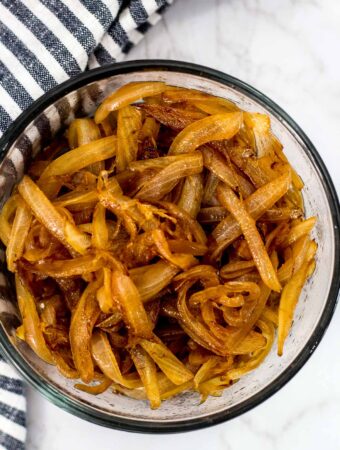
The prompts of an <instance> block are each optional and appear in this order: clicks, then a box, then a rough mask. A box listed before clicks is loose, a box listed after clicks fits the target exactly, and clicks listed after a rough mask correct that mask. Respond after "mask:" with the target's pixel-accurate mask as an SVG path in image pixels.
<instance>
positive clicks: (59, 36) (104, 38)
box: [0, 0, 172, 450]
mask: <svg viewBox="0 0 340 450" xmlns="http://www.w3.org/2000/svg"><path fill="white" fill-rule="evenodd" d="M170 3H172V0H0V136H1V135H2V133H3V132H4V131H5V130H6V129H7V128H8V126H9V125H10V123H11V122H12V121H13V120H14V119H15V118H16V117H17V116H19V114H20V113H21V112H22V111H23V110H24V109H25V108H27V107H28V106H29V105H30V104H31V103H32V102H33V101H34V100H35V99H36V98H38V97H40V96H41V95H42V94H44V93H45V92H46V91H48V90H49V89H50V88H52V87H54V86H56V85H57V84H59V83H61V82H62V81H65V80H66V79H68V78H70V77H72V76H74V75H76V74H78V73H79V72H81V71H84V70H86V69H88V68H95V67H98V66H102V65H104V64H108V63H111V62H113V61H118V60H122V59H123V58H124V55H125V54H126V53H127V52H128V51H129V49H130V48H131V47H132V46H133V45H135V44H137V43H138V42H139V41H140V40H141V39H142V37H143V34H144V33H145V32H146V31H147V30H148V28H150V26H152V25H154V24H155V23H156V22H158V20H159V19H160V17H161V13H162V12H163V11H164V9H165V8H166V7H167V6H168V5H169V4H170ZM24 394H25V393H24V387H23V385H22V382H21V380H20V378H19V376H18V375H17V374H16V372H15V371H14V369H12V368H11V367H10V366H8V365H7V364H6V363H5V362H4V361H3V359H1V355H0V450H1V449H10V450H20V449H23V448H24V445H25V444H24V442H25V437H26V428H25V411H26V401H25V395H24Z"/></svg>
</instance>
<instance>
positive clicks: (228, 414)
mask: <svg viewBox="0 0 340 450" xmlns="http://www.w3.org/2000/svg"><path fill="white" fill-rule="evenodd" d="M151 70H154V71H170V72H179V73H187V74H189V75H196V76H201V77H203V78H207V79H210V80H213V81H217V82H219V83H221V84H224V85H227V86H229V87H235V88H237V89H238V90H239V91H241V92H243V93H244V94H246V95H247V96H249V97H250V98H252V99H254V100H256V101H257V102H259V103H260V104H261V105H262V106H264V107H265V108H266V109H267V110H268V111H270V113H271V114H273V115H274V116H275V117H276V118H278V119H279V120H280V121H281V122H282V123H283V124H284V125H288V126H289V127H290V128H291V129H293V131H294V132H295V133H296V134H297V135H298V137H299V138H300V139H301V141H302V142H303V143H304V145H305V147H306V154H307V156H308V158H309V159H310V161H311V162H312V164H313V165H314V167H315V168H316V170H317V171H318V172H319V174H320V179H321V182H322V184H323V187H324V189H325V193H326V196H327V200H328V203H329V206H330V210H331V215H332V223H333V230H334V248H335V260H334V271H333V276H332V282H331V285H330V290H329V294H328V298H327V301H326V304H325V307H324V310H323V312H322V314H321V317H320V319H319V321H318V323H317V325H316V327H315V329H314V331H313V333H312V335H311V336H310V338H309V339H308V342H307V343H306V345H305V346H304V348H303V349H302V350H301V351H300V353H299V354H298V355H297V357H296V358H295V360H294V361H293V362H292V363H291V364H290V365H289V366H288V367H287V368H286V369H285V370H284V371H283V372H282V373H281V375H279V376H278V377H277V378H275V380H273V381H272V382H271V383H270V384H269V385H268V386H266V387H264V388H263V389H262V390H261V391H259V392H258V393H256V394H255V395H253V396H251V397H250V398H248V399H246V400H244V401H242V402H241V403H239V404H237V405H235V406H233V407H231V408H229V409H225V410H223V411H220V412H218V413H213V414H210V415H208V416H205V417H198V418H194V419H190V418H189V419H186V420H180V421H171V422H157V421H148V420H145V421H144V420H135V419H130V418H125V417H117V416H116V417H115V416H113V415H109V414H106V413H103V412H101V411H98V410H95V409H93V408H90V407H88V406H87V405H86V404H85V403H83V402H80V401H78V400H76V399H74V398H71V397H68V396H65V395H64V394H62V393H61V392H60V391H59V389H57V388H56V387H54V386H53V385H51V384H50V383H47V384H46V382H45V380H43V379H42V378H40V376H38V377H37V376H36V374H35V372H34V371H32V369H31V367H30V366H29V364H28V363H27V362H26V361H25V360H24V359H23V358H22V357H21V355H20V354H19V353H18V352H16V351H15V352H13V351H12V350H13V347H12V344H11V343H10V341H9V339H8V338H7V335H6V333H5V331H4V329H3V328H2V326H1V327H0V350H1V352H2V354H3V355H4V357H5V359H6V360H7V361H8V362H10V363H11V364H12V365H13V366H14V367H15V368H16V369H17V370H18V371H19V373H20V374H21V375H22V376H23V378H24V379H25V380H26V381H27V382H28V383H29V384H30V385H31V386H33V387H34V388H36V389H37V390H38V391H39V392H40V393H41V394H42V395H43V396H44V397H45V398H47V399H48V400H49V401H51V402H52V403H54V404H55V405H57V406H59V407H61V408H62V409H64V410H66V411H67V412H69V413H72V414H74V415H76V416H78V417H80V418H83V419H86V420H88V421H90V422H93V423H95V424H98V425H102V426H106V427H110V428H115V429H117V430H124V431H130V432H144V433H176V432H184V431H192V430H195V429H200V428H205V427H208V426H212V425H217V424H219V423H222V422H225V421H227V420H230V419H232V418H235V417H237V416H239V415H241V414H243V413H245V412H247V411H249V410H251V409H252V408H254V407H255V406H257V405H259V404H260V403H262V402H264V401H265V400H267V399H268V398H269V397H271V396H272V395H273V394H274V393H275V392H277V391H278V390H279V389H281V388H282V387H283V386H284V385H285V384H286V383H287V382H288V381H289V380H291V379H292V377H293V376H294V375H295V374H296V373H297V372H298V371H299V370H300V369H301V368H302V366H303V365H304V364H305V363H306V362H307V360H308V359H309V358H310V356H311V355H312V353H313V352H314V350H315V349H316V347H317V346H318V344H319V343H320V341H321V339H322V337H323V335H324V333H325V331H326V329H327V327H328V325H329V323H330V320H331V318H332V316H333V314H334V311H335V307H336V303H337V297H338V292H339V288H340V236H339V229H340V207H339V200H338V197H337V193H336V189H335V187H334V185H333V182H332V180H331V177H330V175H329V173H328V170H327V169H326V166H325V164H324V163H323V161H322V159H321V157H320V155H319V153H318V152H317V150H316V148H315V147H314V145H313V144H312V142H311V141H310V139H309V138H308V137H307V136H306V134H305V133H304V132H303V131H302V129H301V128H300V127H299V126H298V125H297V124H296V123H295V121H294V120H293V119H292V118H291V117H290V116H289V115H288V114H287V113H286V112H285V111H284V110H283V109H282V108H280V107H279V106H278V105H277V104H276V103H275V102H273V101H272V100H271V99H269V98H268V97H267V96H265V95H264V94H262V93H261V92H260V91H258V90H257V89H255V88H253V87H252V86H250V85H249V84H247V83H245V82H243V81H241V80H239V79H237V78H235V77H233V76H231V75H228V74H225V73H223V72H221V71H218V70H215V69H212V68H209V67H205V66H201V65H197V64H193V63H188V62H183V61H176V60H161V59H152V60H137V61H127V62H121V63H113V64H109V65H105V66H103V67H100V68H97V69H93V70H89V71H87V72H83V73H81V74H79V75H77V76H75V77H74V78H71V79H69V80H67V81H65V82H63V83H61V84H59V85H58V86H56V87H54V88H52V89H51V90H49V91H48V92H47V93H45V94H44V95H43V96H41V97H40V98H39V99H37V100H36V101H35V102H34V103H32V104H31V105H30V106H29V107H28V108H27V109H26V110H25V111H23V112H22V113H21V115H20V116H19V117H18V118H17V119H16V120H15V121H14V122H13V123H12V124H11V125H10V127H9V128H8V129H7V131H6V132H5V133H4V134H3V136H2V137H1V138H0V162H1V160H2V159H3V157H4V156H5V155H6V153H7V151H8V150H9V149H10V147H11V146H12V144H13V143H14V142H15V140H16V138H17V137H18V136H19V135H20V133H22V132H23V131H24V129H25V128H26V126H27V125H28V124H29V123H30V122H31V121H33V120H34V119H35V118H36V117H37V115H38V114H39V113H41V112H42V111H43V110H45V108H47V107H48V106H49V105H51V104H52V103H54V102H55V101H56V100H58V99H60V98H61V97H63V96H65V95H66V94H68V93H69V92H72V91H74V90H76V89H78V88H81V87H83V86H84V85H86V84H89V83H92V82H94V81H98V80H101V79H104V78H108V77H110V76H114V75H121V74H124V73H130V72H136V71H151Z"/></svg>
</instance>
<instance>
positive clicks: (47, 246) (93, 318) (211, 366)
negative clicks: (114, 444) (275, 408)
mask: <svg viewBox="0 0 340 450" xmlns="http://www.w3.org/2000/svg"><path fill="white" fill-rule="evenodd" d="M302 188H303V183H302V181H301V179H300V177H299V176H298V175H297V174H296V172H295V171H294V169H293V168H292V167H291V166H290V164H289V162H288V161H287V158H286V157H285V155H284V153H283V151H282V145H281V144H280V142H279V141H278V140H277V138H276V137H275V136H274V135H273V133H272V131H271V128H270V120H269V117H268V116H266V115H264V114H258V113H249V112H244V111H241V110H240V109H239V108H238V107H237V106H236V105H235V104H233V103H231V102H230V101H228V100H226V99H222V98H217V97H214V96H211V95H208V94H206V93H203V92H199V91H195V90H190V89H182V88H176V87H172V86H167V85H166V84H164V83H162V82H140V83H131V84H128V85H125V86H123V87H121V88H120V89H118V90H117V91H116V92H114V93H113V94H112V95H110V96H109V97H107V98H106V99H105V100H104V101H103V103H102V104H101V105H100V106H99V108H98V109H97V111H96V114H95V116H94V118H88V117H86V118H80V119H75V120H74V121H73V122H72V123H71V124H70V126H69V128H68V130H67V131H66V132H65V133H64V134H63V135H60V136H59V137H57V138H55V140H54V141H53V142H51V145H50V146H49V147H47V148H45V149H44V150H43V151H42V152H41V153H40V154H39V156H38V158H37V159H36V160H35V161H34V162H33V163H32V165H31V167H30V169H29V171H28V174H27V175H25V176H24V177H23V179H22V181H21V182H20V183H19V184H18V186H17V187H16V188H15V189H14V192H13V193H12V196H11V197H10V198H9V199H8V201H7V203H6V204H5V205H4V207H3V209H2V212H1V216H0V237H1V240H2V241H3V243H4V244H5V246H6V247H7V248H6V257H7V265H8V269H9V270H10V271H12V272H14V274H15V284H16V292H17V298H18V305H19V309H20V313H21V317H22V325H21V326H20V327H19V328H18V329H17V337H18V339H22V340H24V341H25V342H26V343H27V344H28V345H29V346H30V347H31V348H32V350H33V351H34V352H35V353H36V354H37V355H38V356H39V357H40V358H42V359H43V360H45V361H46V362H47V363H49V364H53V365H55V366H56V367H57V368H58V369H59V371H60V372H61V373H62V374H63V375H64V376H65V377H68V378H72V379H80V380H81V381H82V382H80V381H79V380H78V382H77V384H76V385H75V386H76V388H78V389H81V390H84V391H86V392H89V393H92V394H100V393H102V392H104V391H105V390H107V389H109V388H111V389H113V391H114V392H119V393H122V394H125V395H128V396H131V397H133V398H136V399H148V400H149V402H150V406H151V408H158V407H159V406H160V404H161V401H162V400H165V399H167V398H170V397H172V396H174V395H176V394H178V393H180V392H183V391H185V390H190V389H194V390H196V391H197V392H199V393H200V395H201V399H202V401H204V400H205V399H206V398H207V396H209V395H212V396H218V395H220V394H221V392H222V391H223V390H224V389H225V388H227V387H228V386H230V385H231V384H232V383H234V382H235V381H237V380H238V379H240V378H241V377H242V376H243V375H244V374H246V373H248V372H249V371H251V370H253V369H255V368H256V367H257V366H258V365H259V364H260V363H261V362H262V361H263V360H264V359H265V357H266V356H267V355H268V353H269V351H270V349H271V347H272V345H273V342H274V337H275V329H276V328H277V329H278V330H277V335H278V354H279V355H281V354H282V351H283V346H284V341H285V338H286V337H287V335H288V332H289V329H290V327H291V324H292V320H293V314H294V309H295V306H296V303H297V301H298V298H299V295H300V292H301V290H302V288H303V285H304V283H305V281H306V280H307V278H308V277H309V276H310V275H311V274H312V273H313V270H314V267H315V260H314V255H315V252H316V250H317V245H316V243H315V242H314V241H313V240H312V239H311V238H310V232H311V230H312V228H313V226H314V223H315V218H313V217H312V218H309V219H304V217H303V202H302V196H301V190H302Z"/></svg>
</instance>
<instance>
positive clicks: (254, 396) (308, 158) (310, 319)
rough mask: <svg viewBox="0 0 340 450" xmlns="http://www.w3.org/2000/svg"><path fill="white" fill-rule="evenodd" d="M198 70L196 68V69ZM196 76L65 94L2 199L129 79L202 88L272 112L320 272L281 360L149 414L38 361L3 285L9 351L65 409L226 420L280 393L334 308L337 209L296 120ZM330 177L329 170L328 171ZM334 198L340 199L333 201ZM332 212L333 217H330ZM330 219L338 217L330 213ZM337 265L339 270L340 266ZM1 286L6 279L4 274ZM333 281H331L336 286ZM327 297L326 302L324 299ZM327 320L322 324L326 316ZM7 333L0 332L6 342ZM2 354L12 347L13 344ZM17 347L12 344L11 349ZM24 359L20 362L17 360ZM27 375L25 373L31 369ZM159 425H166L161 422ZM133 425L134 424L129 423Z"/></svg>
mask: <svg viewBox="0 0 340 450" xmlns="http://www.w3.org/2000/svg"><path fill="white" fill-rule="evenodd" d="M194 69H195V68H194ZM194 69H192V72H196V74H192V73H191V74H188V73H181V71H182V72H183V71H184V72H185V71H186V70H185V68H184V69H183V68H182V69H180V71H176V70H175V69H174V68H172V69H171V70H166V68H165V67H163V70H152V68H150V69H149V70H131V71H130V72H128V73H122V74H117V75H114V76H111V77H109V78H107V79H104V80H99V81H95V82H92V83H91V84H88V85H86V87H82V88H79V89H77V90H75V91H72V92H68V93H67V94H66V95H65V96H64V97H63V98H61V99H58V100H56V101H55V102H54V103H52V104H51V105H50V106H48V107H47V108H46V109H45V110H44V112H43V113H42V114H40V116H39V117H37V118H36V119H35V120H34V122H31V123H30V124H29V125H28V126H27V127H26V129H25V131H24V132H23V133H22V134H21V135H20V136H19V137H18V138H17V139H16V141H15V142H14V143H13V145H12V146H11V149H10V150H9V152H8V153H7V156H6V158H5V160H4V161H3V163H2V164H1V165H0V192H1V195H0V204H1V202H3V201H4V200H5V198H6V197H7V196H8V195H9V193H10V191H11V189H12V188H13V185H14V183H15V182H16V181H18V180H19V179H20V178H21V176H22V174H23V172H24V162H25V161H28V160H29V158H30V156H34V155H35V154H36V153H37V152H38V151H39V149H40V146H41V144H42V143H44V142H45V141H46V139H49V138H50V137H51V135H53V134H54V133H55V132H57V131H58V130H59V129H60V128H61V127H62V126H63V125H64V124H67V123H68V122H69V121H70V120H71V119H72V118H74V117H75V116H82V115H86V114H88V113H91V112H93V111H94V109H95V107H96V104H98V103H99V102H100V101H101V100H102V98H103V97H104V96H105V95H107V94H108V93H110V92H111V91H113V90H115V89H116V88H117V87H119V86H121V85H122V84H126V83H128V82H130V81H137V80H138V81H141V80H162V81H165V82H167V83H168V84H171V85H176V86H183V87H189V88H194V89H199V90H202V91H205V92H208V93H211V94H214V95H217V96H221V97H226V98H228V99H231V100H232V101H234V102H235V103H236V104H237V105H239V106H240V107H241V108H242V109H245V110H248V111H258V112H266V113H268V114H269V115H270V117H271V122H272V128H273V130H274V133H275V134H276V136H277V137H278V138H279V139H280V140H281V142H282V143H283V145H284V150H285V153H286V155H287V157H288V158H289V160H290V162H291V163H292V165H293V166H294V168H295V169H296V171H297V172H298V173H299V174H300V175H301V176H302V178H303V181H304V183H305V187H304V189H303V197H304V202H305V209H306V215H307V216H312V215H315V216H317V225H316V227H315V230H314V232H313V237H314V238H315V239H316V241H317V243H318V251H317V257H316V258H317V264H316V270H315V273H314V275H313V276H312V278H311V279H310V280H309V281H308V283H307V284H306V286H305V287H304V290H303V292H302V295H301V298H300V301H299V303H298V306H297V309H296V313H295V320H294V324H293V327H292V329H291V332H290V334H289V337H288V339H287V341H286V344H285V352H284V356H283V357H281V358H280V357H278V356H277V355H276V346H275V345H274V348H273V349H272V351H271V353H270V355H269V356H268V357H267V359H266V360H265V362H264V363H263V364H262V365H261V366H260V367H259V368H258V369H257V370H255V371H254V372H252V373H250V374H248V375H247V376H245V377H243V378H242V379H241V380H240V381H239V382H238V383H236V384H235V385H233V386H232V387H230V388H228V389H226V390H225V391H224V393H223V395H222V397H220V398H209V399H208V400H207V401H206V402H205V403H204V404H202V405H199V397H198V395H197V394H195V393H185V394H183V395H180V396H178V397H175V398H173V399H171V400H168V401H166V402H164V403H163V404H162V406H161V408H160V409H158V410H156V411H152V410H151V409H149V406H148V404H147V402H143V401H136V400H132V399H129V398H126V397H123V396H120V395H114V394H112V393H109V392H106V393H104V394H102V395H99V396H97V397H94V396H91V395H89V394H86V393H83V392H79V391H77V390H75V389H74V387H73V384H74V383H73V381H70V380H66V379H64V378H63V377H62V376H61V375H60V374H59V373H58V371H57V370H56V369H55V368H54V367H51V366H48V365H47V364H45V363H43V362H42V361H41V360H39V359H38V358H37V357H36V356H35V355H34V354H33V352H32V351H31V350H30V349H29V348H28V347H27V346H26V345H25V344H23V343H21V342H18V341H17V340H16V339H15V338H14V326H15V322H16V321H15V320H13V305H12V303H11V302H9V301H8V296H9V292H8V291H6V289H5V287H4V286H2V287H1V288H0V318H1V319H2V324H3V327H4V328H5V331H6V334H7V336H8V339H11V341H12V344H13V349H12V350H11V353H12V356H13V358H11V359H12V360H13V359H14V360H15V361H14V362H15V363H16V364H17V366H19V368H20V366H21V370H24V371H26V372H27V367H24V366H23V365H22V364H21V363H20V357H19V356H18V354H16V353H15V352H18V353H19V354H20V355H21V356H22V358H24V360H25V361H26V362H27V363H28V364H29V366H30V367H31V373H30V374H29V375H28V377H29V378H30V379H31V382H33V383H34V384H35V385H36V386H37V387H38V388H39V389H40V390H42V391H43V392H44V393H45V394H47V395H48V396H49V397H50V398H51V397H52V400H54V401H55V402H57V403H59V404H61V406H64V407H66V408H67V409H71V412H76V413H77V414H79V415H82V416H83V417H86V418H88V419H90V420H95V421H99V422H101V423H103V424H106V425H110V424H111V425H112V426H118V425H117V420H118V422H119V421H120V422H121V424H122V425H121V426H123V427H124V426H125V427H126V428H129V425H123V424H124V423H126V420H127V421H129V420H132V421H133V424H132V428H134V429H142V428H143V426H145V427H151V428H152V427H153V426H155V428H156V427H157V428H159V429H158V430H154V431H159V430H160V429H161V428H168V429H171V428H173V427H178V428H179V429H180V428H183V429H184V428H186V427H187V426H188V427H189V428H190V427H191V426H205V425H208V424H210V423H213V422H215V421H220V420H225V419H226V418H229V417H233V416H234V415H236V414H239V413H240V412H242V411H244V410H246V409H248V408H249V407H251V406H254V404H256V403H258V402H260V401H262V400H263V399H264V398H266V397H267V396H268V395H270V394H271V393H273V392H275V391H276V390H277V389H279V388H280V386H281V385H282V384H284V383H285V382H286V381H287V380H288V379H289V378H290V377H291V376H292V375H293V374H294V373H295V372H296V370H298V368H299V367H300V366H301V365H302V364H303V363H304V362H305V361H306V359H307V358H308V356H309V354H310V353H311V352H312V351H313V349H314V348H315V346H316V345H317V343H318V340H319V339H320V338H321V336H322V334H323V332H324V329H325V327H326V326H327V324H328V321H329V319H330V316H331V314H332V310H333V308H334V305H335V296H336V294H334V292H333V293H332V296H331V297H332V298H329V294H330V290H331V288H332V289H333V290H334V289H335V287H334V279H333V277H334V271H335V264H336V266H338V261H337V259H336V251H337V250H336V247H335V243H336V240H337V239H338V235H337V234H336V233H337V231H336V224H334V211H332V210H331V208H330V202H331V201H332V199H331V198H330V192H329V191H328V190H327V187H326V184H325V181H324V173H322V171H320V166H319V165H318V163H317V162H316V160H315V156H313V154H312V153H311V149H310V143H309V141H308V140H305V139H304V137H303V134H302V135H301V134H300V133H298V132H296V131H295V130H294V124H292V123H288V122H287V120H288V121H289V119H287V120H286V118H285V117H283V116H282V114H284V113H282V114H281V112H280V111H279V110H278V109H277V108H276V106H275V105H274V104H272V103H271V102H270V101H269V100H268V99H266V98H265V97H262V96H261V94H259V93H257V92H256V91H252V90H251V88H249V87H247V86H246V85H243V84H242V83H241V82H237V80H233V79H231V78H229V77H227V76H223V75H222V76H223V82H221V81H217V80H216V79H218V78H219V77H218V76H216V79H215V80H214V79H209V78H207V77H206V75H205V74H204V73H203V74H202V75H200V74H199V70H198V69H195V70H194ZM326 175H327V174H326ZM334 201H336V199H335V200H334ZM332 213H333V214H332ZM332 217H333V218H332ZM336 268H337V269H338V267H336ZM0 277H1V278H0V284H2V285H4V283H5V278H4V277H3V275H1V274H0ZM332 282H333V286H332ZM327 302H328V303H327ZM322 315H323V317H322V320H321V322H320V319H321V316H322ZM4 339H5V338H4V337H3V340H4ZM4 347H6V348H7V350H6V348H5V351H7V352H8V351H9V350H8V349H9V347H8V344H7V346H6V345H5V346H4ZM14 348H15V349H14ZM18 361H19V362H18ZM26 376H27V374H26ZM188 421H189V422H188ZM157 422H162V424H161V425H159V424H157ZM131 423H132V422H131Z"/></svg>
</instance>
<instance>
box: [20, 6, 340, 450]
mask: <svg viewBox="0 0 340 450" xmlns="http://www.w3.org/2000/svg"><path fill="white" fill-rule="evenodd" d="M339 48H340V3H339V1H338V0H281V1H279V0H215V1H214V0H177V1H176V3H175V4H174V5H173V6H172V7H171V9H170V10H169V11H168V12H167V13H166V15H165V17H164V20H163V22H161V23H159V24H158V25H157V26H155V27H154V28H153V29H152V30H150V32H149V33H148V34H147V36H146V38H145V39H144V41H143V42H141V43H140V44H139V46H138V47H137V48H135V49H133V50H132V51H131V53H130V54H129V59H142V58H170V59H179V60H183V61H191V62H195V63H199V64H204V65H207V66H211V67H214V68H217V69H220V70H222V71H224V72H227V73H229V74H231V75H234V76H236V77H238V78H240V79H242V80H244V81H246V82H248V83H250V84H252V85H253V86H255V87H256V88H258V89H259V90H261V91H263V92H264V93H265V94H267V95H268V96H269V97H271V98H272V99H273V100H274V101H276V102H277V103H278V104H279V105H280V106H282V107H283V108H284V109H285V110H286V111H287V112H288V113H289V114H290V115H291V116H292V117H293V118H294V119H295V120H296V121H297V122H298V123H299V124H300V125H301V127H302V128H303V129H304V130H305V132H306V133H307V135H308V136H309V137H310V138H311V140H312V141H313V142H314V144H315V145H316V147H317V149H318V150H319V152H320V154H321V156H322V157H323V159H324V161H325V163H326V165H327V166H328V169H329V171H330V173H331V175H332V177H333V180H334V182H335V185H336V188H337V190H338V193H339V192H340V157H339V142H340V125H339V124H340V58H339ZM339 321H340V309H339V308H338V310H337V311H336V313H335V315H334V318H333V321H332V324H331V325H330V327H329V329H328V331H327V333H326V335H325V337H324V339H323V340H322V342H321V344H320V346H319V347H318V349H317V350H316V352H315V354H314V355H313V356H312V358H311V359H310V360H309V362H308V363H307V364H306V365H305V366H304V367H303V369H302V370H301V371H300V372H299V373H298V374H297V375H296V376H295V377H294V379H293V380H292V381H291V382H290V383H288V385H286V386H285V387H284V388H283V389H281V390H280V391H279V392H278V393H277V394H276V395H274V396H273V397H272V398H270V399H269V400H267V401H266V402H265V403H263V404H262V405H260V406H258V407H257V408H256V409H254V410H252V411H250V412H248V413H246V414H244V415H243V416H241V417H239V418H236V419H234V420H232V421H230V422H228V423H224V424H222V425H219V426H216V427H213V428H210V429H206V430H201V431H195V432H192V433H186V434H181V435H171V436H149V435H140V434H139V435H136V434H129V433H125V432H120V431H115V430H109V429H104V428H100V427H98V426H96V425H93V424H90V423H87V422H85V421H82V420H80V419H78V418H76V417H73V416H71V415H69V414H67V413H66V412H64V411H62V410H60V409H58V408H57V407H55V406H53V405H52V404H50V403H48V402H47V401H46V400H44V399H43V398H42V397H41V396H40V395H39V394H38V393H36V392H34V391H33V390H32V389H29V390H28V405H29V411H28V442H27V450H45V449H48V450H69V449H70V450H71V449H72V450H78V449H81V450H93V449H101V450H110V449H114V448H119V449H120V450H130V449H132V448H138V450H144V449H148V450H153V449H157V450H158V449H159V448H161V449H162V450H170V449H171V450H173V449H174V448H176V450H184V449H185V450H189V449H194V448H195V449H197V448H208V446H209V448H210V449H214V450H222V449H223V450H243V449H246V448H250V447H251V448H252V450H257V449H261V450H288V449H296V450H319V449H320V448H323V449H325V450H336V449H340V383H339V374H340V357H339V342H340V327H339Z"/></svg>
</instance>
